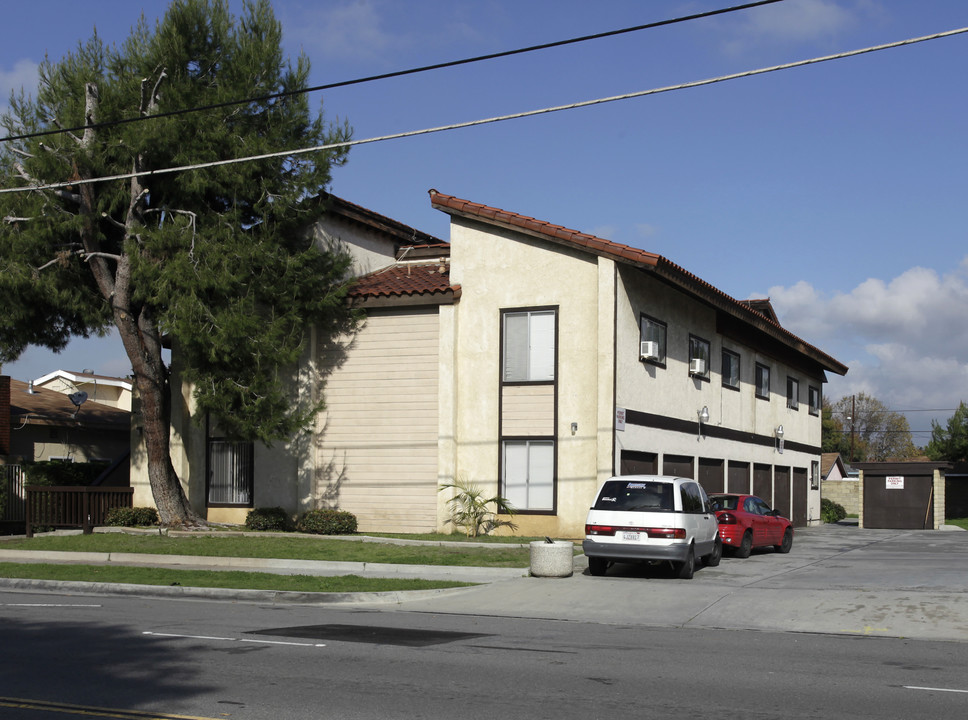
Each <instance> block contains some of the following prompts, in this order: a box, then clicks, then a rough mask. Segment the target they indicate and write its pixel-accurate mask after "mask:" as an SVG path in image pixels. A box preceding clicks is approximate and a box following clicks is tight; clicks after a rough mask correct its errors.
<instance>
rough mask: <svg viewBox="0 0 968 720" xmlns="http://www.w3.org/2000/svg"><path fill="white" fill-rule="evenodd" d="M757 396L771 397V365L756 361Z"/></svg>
mask: <svg viewBox="0 0 968 720" xmlns="http://www.w3.org/2000/svg"><path fill="white" fill-rule="evenodd" d="M756 397H758V398H762V399H764V400H769V399H770V367H769V365H763V364H762V363H756Z"/></svg>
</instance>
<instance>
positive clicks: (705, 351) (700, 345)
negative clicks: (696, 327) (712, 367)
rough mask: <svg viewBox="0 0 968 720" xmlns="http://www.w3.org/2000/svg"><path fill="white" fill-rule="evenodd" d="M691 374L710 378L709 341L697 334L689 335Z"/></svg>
mask: <svg viewBox="0 0 968 720" xmlns="http://www.w3.org/2000/svg"><path fill="white" fill-rule="evenodd" d="M689 374H690V375H692V376H693V377H698V378H702V379H703V380H708V379H709V341H708V340H703V339H702V338H701V337H698V336H696V335H690V336H689Z"/></svg>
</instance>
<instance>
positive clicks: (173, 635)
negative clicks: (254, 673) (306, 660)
mask: <svg viewBox="0 0 968 720" xmlns="http://www.w3.org/2000/svg"><path fill="white" fill-rule="evenodd" d="M141 634H142V635H154V636H155V637H169V638H182V639H183V640H223V641H225V642H247V643H261V644H263V645H295V646H297V647H326V645H325V644H324V643H301V642H286V641H284V640H252V639H249V638H234V637H218V636H215V635H179V634H177V633H158V632H151V631H149V630H145V631H144V632H142V633H141Z"/></svg>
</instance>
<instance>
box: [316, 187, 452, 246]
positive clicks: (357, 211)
mask: <svg viewBox="0 0 968 720" xmlns="http://www.w3.org/2000/svg"><path fill="white" fill-rule="evenodd" d="M319 200H320V202H322V203H323V204H324V205H325V206H326V210H327V212H330V213H334V214H336V215H340V216H341V217H343V218H345V219H346V220H349V221H351V222H355V223H358V224H360V225H364V226H366V227H368V228H370V229H371V230H376V231H377V232H380V233H382V234H384V235H388V236H390V237H392V238H393V240H394V241H395V242H396V243H397V244H398V245H446V244H447V242H446V241H445V240H441V239H440V238H437V237H434V236H433V235H430V234H428V233H425V232H423V231H421V230H417V229H416V228H412V227H410V226H409V225H404V224H403V223H402V222H398V221H397V220H394V219H393V218H388V217H387V216H385V215H380V214H379V213H376V212H373V211H372V210H367V209H366V208H365V207H361V206H360V205H356V204H354V203H351V202H350V201H349V200H344V199H343V198H340V197H336V196H335V195H330V194H329V193H322V194H320V195H319Z"/></svg>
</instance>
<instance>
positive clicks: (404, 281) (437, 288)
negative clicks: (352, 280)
mask: <svg viewBox="0 0 968 720" xmlns="http://www.w3.org/2000/svg"><path fill="white" fill-rule="evenodd" d="M413 249H414V250H416V252H415V253H414V254H415V255H416V256H418V257H419V256H420V255H426V254H427V252H422V251H428V252H429V251H430V250H433V251H434V256H431V257H419V259H415V260H407V259H406V258H407V252H406V251H404V252H403V253H401V258H402V260H401V261H398V262H397V263H396V264H394V265H391V266H389V267H386V268H383V269H382V270H377V271H375V272H372V273H369V274H367V275H364V276H362V277H360V278H358V279H357V281H356V284H355V285H354V286H353V288H352V289H351V290H350V293H349V294H350V297H352V298H354V299H358V300H364V301H366V300H373V299H375V298H404V297H407V298H418V297H430V298H434V301H435V302H453V301H454V300H456V299H457V298H459V297H460V285H451V284H450V259H449V257H448V256H449V254H450V252H449V251H450V246H449V245H446V246H443V247H442V246H414V248H413Z"/></svg>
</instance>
